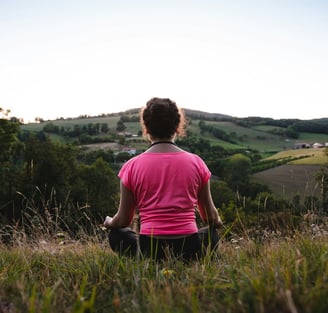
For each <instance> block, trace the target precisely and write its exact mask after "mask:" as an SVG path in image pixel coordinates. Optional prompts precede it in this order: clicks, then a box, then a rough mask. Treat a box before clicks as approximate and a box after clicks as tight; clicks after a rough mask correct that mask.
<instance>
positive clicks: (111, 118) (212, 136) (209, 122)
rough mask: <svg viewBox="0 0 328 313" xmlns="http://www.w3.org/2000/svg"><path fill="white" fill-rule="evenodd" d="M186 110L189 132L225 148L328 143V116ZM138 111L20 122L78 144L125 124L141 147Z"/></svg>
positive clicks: (269, 149) (273, 149) (266, 149)
mask: <svg viewBox="0 0 328 313" xmlns="http://www.w3.org/2000/svg"><path fill="white" fill-rule="evenodd" d="M184 111H185V113H186V116H187V117H188V119H189V125H188V128H187V131H188V134H189V135H192V136H195V137H198V138H202V139H204V140H208V141H209V143H210V144H212V145H220V146H222V147H224V148H225V149H232V150H234V149H235V150H241V149H244V150H247V149H252V150H257V151H259V152H260V153H261V154H263V156H265V155H266V154H269V155H272V154H274V153H277V152H279V151H284V150H291V149H293V148H294V147H295V145H297V144H299V143H306V144H309V145H310V144H313V143H315V142H319V143H322V144H325V143H326V142H328V118H323V119H315V120H308V121H304V120H298V119H279V120H275V119H272V118H262V117H247V118H236V117H232V116H229V115H225V114H219V113H208V112H204V111H200V110H191V109H184ZM139 112H140V109H139V108H133V109H130V110H126V111H122V112H117V113H110V114H102V115H99V116H79V117H77V118H69V119H57V120H52V121H41V122H40V123H30V124H24V125H21V129H22V130H23V131H45V132H46V133H48V134H49V135H51V136H53V138H54V139H56V140H60V141H63V142H77V143H79V141H81V135H82V134H84V136H83V138H84V141H83V142H80V143H81V144H91V143H101V142H106V141H107V142H108V141H118V140H119V139H120V138H118V135H120V136H121V135H122V130H117V129H118V128H117V125H118V123H123V125H121V126H122V127H123V128H124V129H123V130H124V131H123V134H126V138H125V141H124V142H125V144H129V145H132V146H134V147H135V148H136V149H139V148H141V149H142V148H144V143H143V144H142V140H143V138H142V137H141V134H140V132H141V127H140V122H139ZM101 129H103V130H101ZM74 130H75V132H74ZM131 135H133V137H131ZM88 136H89V137H88ZM137 136H139V138H137ZM137 139H139V141H138V140H137ZM88 140H89V142H88ZM120 140H121V139H120ZM121 141H122V140H121Z"/></svg>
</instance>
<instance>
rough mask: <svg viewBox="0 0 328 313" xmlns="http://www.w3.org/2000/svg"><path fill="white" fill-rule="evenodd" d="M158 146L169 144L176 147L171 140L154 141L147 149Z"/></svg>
mask: <svg viewBox="0 0 328 313" xmlns="http://www.w3.org/2000/svg"><path fill="white" fill-rule="evenodd" d="M159 144H171V145H174V146H176V144H175V143H174V142H173V141H172V140H155V141H152V142H151V144H150V146H149V148H151V147H153V146H155V145H159Z"/></svg>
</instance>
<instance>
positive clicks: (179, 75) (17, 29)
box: [0, 0, 328, 122]
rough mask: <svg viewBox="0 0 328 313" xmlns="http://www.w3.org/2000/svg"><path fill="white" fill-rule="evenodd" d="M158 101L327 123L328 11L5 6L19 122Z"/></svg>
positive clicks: (306, 3)
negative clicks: (165, 99)
mask: <svg viewBox="0 0 328 313" xmlns="http://www.w3.org/2000/svg"><path fill="white" fill-rule="evenodd" d="M152 97H167V98H170V99H172V100H174V101H176V103H177V104H178V106H180V107H182V108H188V109H195V110H201V111H205V112H211V113H221V114H227V115H231V116H234V117H247V116H260V117H271V118H274V119H280V118H299V119H312V118H323V117H328V1H326V0H324V1H319V0H298V1H296V0H261V1H260V0H258V1H255V0H247V1H246V0H201V1H199V0H197V1H196V0H189V1H187V0H175V1H174V0H162V1H156V0H152V1H150V0H148V1H147V0H139V1H135V0H120V1H112V0H107V1H105V0H93V1H91V0H90V1H86V0H80V1H77V0H56V1H53V0H51V1H50V0H43V1H35V0H29V1H27V0H21V1H19V0H0V108H3V109H10V110H11V114H10V115H11V116H15V117H18V118H23V119H24V121H25V122H28V121H34V119H35V118H36V117H41V118H43V119H46V120H47V119H50V120H51V119H56V118H61V117H63V118H68V117H78V116H80V115H90V116H95V115H99V114H107V113H114V112H120V111H124V110H127V109H132V108H139V107H142V106H144V105H145V103H146V102H147V101H148V100H149V99H150V98H152Z"/></svg>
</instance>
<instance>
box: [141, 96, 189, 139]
mask: <svg viewBox="0 0 328 313" xmlns="http://www.w3.org/2000/svg"><path fill="white" fill-rule="evenodd" d="M140 117H141V125H142V128H143V134H144V135H147V134H149V135H150V136H151V137H153V138H156V139H168V138H171V137H172V136H173V135H174V134H177V135H178V136H180V137H182V136H184V134H185V133H184V128H185V115H184V112H183V111H182V110H181V109H179V108H178V107H177V105H176V103H175V102H174V101H172V100H170V99H168V98H152V99H150V100H149V101H148V102H147V103H146V106H145V107H143V108H142V109H141V112H140Z"/></svg>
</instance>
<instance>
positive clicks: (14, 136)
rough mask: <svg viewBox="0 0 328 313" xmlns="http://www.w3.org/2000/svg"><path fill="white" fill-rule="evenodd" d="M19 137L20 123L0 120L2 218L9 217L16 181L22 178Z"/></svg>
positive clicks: (0, 213)
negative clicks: (20, 173)
mask: <svg viewBox="0 0 328 313" xmlns="http://www.w3.org/2000/svg"><path fill="white" fill-rule="evenodd" d="M18 135H19V124H18V123H16V122H13V121H11V120H8V119H0V216H1V215H2V216H5V215H7V213H8V212H7V209H8V207H12V203H11V201H12V198H13V195H14V194H15V190H16V189H15V185H16V181H17V179H19V177H20V175H19V174H18V173H19V172H20V166H21V164H20V162H19V157H20V153H21V150H22V149H23V146H22V144H21V143H20V141H19V140H18Z"/></svg>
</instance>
